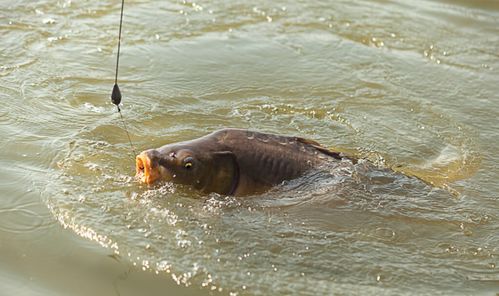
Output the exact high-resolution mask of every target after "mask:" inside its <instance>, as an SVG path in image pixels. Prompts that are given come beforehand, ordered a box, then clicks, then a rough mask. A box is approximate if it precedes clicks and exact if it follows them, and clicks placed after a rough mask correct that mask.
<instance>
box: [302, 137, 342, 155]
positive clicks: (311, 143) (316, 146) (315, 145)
mask: <svg viewBox="0 0 499 296" xmlns="http://www.w3.org/2000/svg"><path fill="white" fill-rule="evenodd" d="M296 141H297V142H299V143H302V144H303V145H307V146H310V147H313V148H314V149H316V150H318V151H320V152H322V153H324V154H326V155H329V156H331V157H333V158H336V159H342V157H341V155H340V153H338V152H334V151H331V150H329V149H327V148H326V147H324V146H322V145H321V144H319V143H318V142H316V141H314V140H309V139H305V138H300V137H296Z"/></svg>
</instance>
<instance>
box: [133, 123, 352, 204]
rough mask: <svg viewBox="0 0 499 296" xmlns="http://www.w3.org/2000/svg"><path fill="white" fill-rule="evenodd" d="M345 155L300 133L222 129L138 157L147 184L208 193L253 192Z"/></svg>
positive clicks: (137, 161) (139, 175)
mask: <svg viewBox="0 0 499 296" xmlns="http://www.w3.org/2000/svg"><path fill="white" fill-rule="evenodd" d="M341 158H342V156H341V155H340V154H339V153H336V152H333V151H330V150H328V149H327V148H325V147H323V146H321V145H320V144H319V143H317V142H315V141H312V140H307V139H304V138H300V137H289V136H281V135H275V134H268V133H260V132H256V131H250V130H244V129H222V130H219V131H216V132H213V133H211V134H209V135H206V136H204V137H201V138H198V139H194V140H190V141H185V142H179V143H173V144H168V145H165V146H163V147H160V148H157V149H149V150H146V151H144V152H142V153H140V154H139V155H138V156H137V158H136V171H137V176H138V177H139V178H140V180H141V181H142V182H144V183H147V184H153V183H155V182H157V181H160V180H165V181H171V182H174V183H180V184H187V185H192V186H194V187H195V188H196V189H199V190H201V191H203V192H207V193H208V192H216V193H219V194H225V195H248V194H254V193H259V192H263V191H265V190H268V189H269V188H271V187H272V186H275V185H277V184H280V183H282V182H283V181H285V180H292V179H295V178H298V177H300V176H302V175H303V174H305V173H306V172H307V171H309V170H310V169H312V168H314V167H318V166H320V165H321V164H324V163H326V162H328V161H337V160H340V159H341Z"/></svg>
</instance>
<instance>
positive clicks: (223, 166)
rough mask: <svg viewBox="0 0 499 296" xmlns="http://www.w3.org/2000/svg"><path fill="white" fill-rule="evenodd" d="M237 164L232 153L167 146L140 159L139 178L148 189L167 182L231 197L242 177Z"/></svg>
mask: <svg viewBox="0 0 499 296" xmlns="http://www.w3.org/2000/svg"><path fill="white" fill-rule="evenodd" d="M235 161H236V160H235V157H234V155H233V154H232V153H231V152H228V151H219V150H213V149H210V147H203V145H192V144H183V145H178V144H177V145H176V144H173V145H166V146H163V147H161V148H158V149H149V150H146V151H143V152H142V153H140V154H139V155H137V157H136V162H135V163H136V177H137V178H138V179H139V180H140V181H141V182H143V183H146V184H148V185H152V184H154V183H156V182H158V181H167V182H173V183H177V184H185V185H192V186H193V187H195V188H196V189H201V190H203V191H206V192H217V193H221V194H230V193H231V191H233V190H234V188H233V187H234V186H237V184H236V183H237V180H236V178H238V174H239V172H238V168H237V164H236V162H235Z"/></svg>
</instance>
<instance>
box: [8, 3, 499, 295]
mask: <svg viewBox="0 0 499 296" xmlns="http://www.w3.org/2000/svg"><path fill="white" fill-rule="evenodd" d="M3 2H5V3H3ZM3 2H2V3H0V34H1V35H2V45H3V47H2V51H1V52H0V100H1V101H2V108H0V136H1V137H2V138H3V139H7V140H6V141H2V142H0V151H2V152H1V153H2V154H1V157H0V165H1V166H2V167H4V168H5V170H3V171H2V172H0V176H1V177H2V178H0V179H1V181H0V184H1V185H2V188H5V189H2V197H3V198H2V201H1V202H0V220H1V222H2V223H0V237H1V240H2V241H9V242H12V243H9V245H8V246H10V244H12V246H14V247H15V246H21V245H26V242H31V241H33V240H36V241H37V242H39V241H40V240H41V241H43V238H44V237H51V236H49V234H50V233H51V232H59V231H61V228H60V227H55V226H54V223H53V217H55V219H56V220H57V221H58V222H59V224H61V225H62V226H63V227H65V228H69V229H71V230H72V231H74V232H75V233H77V234H78V235H79V236H81V237H84V238H85V239H88V240H90V241H95V242H98V243H99V244H100V245H102V246H103V247H104V248H102V250H106V251H108V252H112V253H113V255H112V256H111V258H114V259H116V260H114V259H113V262H122V263H123V264H128V263H130V264H132V265H135V266H137V267H136V268H137V269H138V270H143V271H144V272H143V273H141V274H144V275H146V276H145V278H147V277H149V276H148V275H149V274H152V275H155V274H157V275H158V276H160V277H162V279H164V281H165V282H168V281H170V278H171V279H173V281H174V282H176V283H177V284H179V285H180V286H181V287H185V286H189V287H191V288H192V287H195V288H196V289H192V290H189V289H188V288H182V290H180V291H184V292H185V293H186V294H200V295H201V294H202V295H204V294H205V293H206V291H207V290H210V291H221V292H222V293H232V294H234V295H241V294H252V295H261V294H263V295H268V294H269V293H278V294H295V293H297V292H298V293H300V294H310V295H317V294H331V293H334V292H337V293H344V291H352V292H351V293H354V294H374V293H376V294H378V293H383V294H408V293H416V291H417V293H418V294H432V295H433V294H438V293H440V294H445V293H451V294H474V293H479V294H481V293H497V292H498V291H499V290H498V283H499V272H498V269H497V267H496V266H497V264H499V262H498V261H497V256H498V255H499V254H498V252H499V249H498V247H497V246H499V238H498V237H497V235H496V233H497V232H498V231H499V229H498V224H497V221H496V220H497V217H498V216H497V212H498V210H499V205H498V204H497V192H498V190H499V188H498V186H497V182H496V181H495V180H496V179H497V172H498V170H497V165H496V163H497V162H498V159H497V153H496V151H497V149H496V147H497V145H498V144H499V142H498V140H497V139H498V138H499V137H497V128H496V124H494V123H495V121H496V119H497V112H495V111H494V110H497V108H498V106H497V102H496V101H497V100H494V99H493V98H495V97H496V96H497V93H499V88H498V84H497V83H496V82H497V78H498V77H499V76H498V69H499V64H498V59H497V57H498V55H497V48H498V44H499V37H498V36H499V29H498V28H499V23H498V22H499V21H498V20H499V7H497V5H495V4H493V3H491V2H490V3H489V2H486V1H453V2H452V3H450V2H448V1H418V2H417V3H416V2H414V1H406V0H397V1H391V2H386V1H362V0H358V1H335V2H334V3H331V1H308V2H303V3H301V2H300V3H295V2H292V1H278V2H268V1H256V2H255V1H253V2H251V3H249V2H248V3H246V2H244V1H222V0H214V1H209V2H203V3H194V2H190V1H169V2H158V3H155V2H147V1H146V2H144V1H138V2H137V1H135V2H130V3H128V2H127V4H126V9H125V18H124V28H123V29H124V31H123V32H124V36H123V44H122V53H123V56H122V59H121V65H120V66H121V68H120V87H121V90H122V92H123V103H124V105H123V107H122V110H123V112H124V113H123V114H124V116H125V120H126V122H127V126H128V128H129V130H130V133H131V137H132V140H133V141H134V143H135V144H136V146H137V148H138V150H142V149H146V148H151V147H158V146H161V145H163V144H166V143H171V142H176V141H182V140H188V139H192V138H195V137H199V136H201V135H204V134H206V133H208V132H211V131H213V130H216V129H219V128H221V127H240V128H250V129H254V130H259V131H266V132H273V133H278V134H287V135H296V136H301V137H305V138H310V139H313V140H316V141H318V142H320V143H322V144H324V145H325V146H328V147H331V148H332V149H335V150H338V151H341V152H343V153H345V154H348V155H352V156H355V157H359V158H362V159H365V161H361V162H360V163H358V164H352V163H350V162H348V161H346V162H342V163H340V164H338V165H335V166H331V167H324V168H321V169H320V170H318V171H316V172H313V173H311V174H309V175H307V176H304V177H303V178H301V179H299V180H295V181H291V182H287V183H286V184H283V185H282V186H280V187H278V188H275V189H273V190H271V191H270V192H268V193H265V194H262V195H259V196H253V197H250V198H232V197H224V196H218V195H208V196H203V195H201V194H200V193H198V192H195V191H193V190H192V189H191V188H188V187H182V186H174V185H172V184H162V185H160V186H156V187H146V186H143V185H140V184H138V183H137V181H136V180H134V179H133V173H134V172H133V168H134V155H133V153H131V152H130V147H129V143H128V140H127V137H126V134H125V131H124V129H123V127H122V125H121V123H120V120H119V115H118V114H116V113H115V107H114V106H113V105H112V104H111V103H110V100H109V98H108V96H109V94H110V91H111V88H112V84H113V78H114V75H113V71H114V66H115V65H114V62H115V53H116V34H117V29H118V27H117V26H118V21H119V18H118V17H119V9H120V6H119V4H120V3H119V1H115V2H109V1H107V2H102V1H101V2H74V1H66V0H65V1H59V2H57V3H53V2H49V1H36V2H33V1H20V2H18V3H10V2H9V3H7V2H6V1H3ZM39 192H42V202H40V200H39V199H38V197H39V196H38V194H39ZM33 196H35V197H33ZM46 206H48V208H49V209H50V213H47V212H46V211H45V210H44V208H45V207H46ZM52 216H53V217H52ZM13 238H14V239H13ZM16 240H17V241H16ZM48 240H49V239H47V238H45V241H43V242H44V243H43V244H42V245H46V249H51V248H53V249H56V250H57V249H58V248H57V246H65V245H66V244H68V243H67V241H54V242H51V241H48ZM83 241H85V240H83ZM76 243H77V244H82V242H81V241H79V240H76ZM14 247H12V248H11V247H8V248H7V247H5V246H3V245H2V244H0V249H1V250H2V252H3V253H5V254H6V255H5V256H6V258H7V259H9V261H8V262H16V261H15V260H16V258H17V256H21V257H22V256H23V254H24V257H22V258H25V257H26V256H28V257H29V253H28V252H25V251H23V252H24V253H23V254H21V255H19V254H17V253H15V252H13V251H12V250H11V249H15V248H14ZM60 248H62V247H60ZM6 250H7V251H6ZM41 250H45V249H43V248H42V249H41ZM99 250H100V249H99ZM26 253H27V254H26ZM36 254H40V257H43V254H44V253H43V251H39V252H37V253H36ZM51 254H52V253H51ZM99 256H102V254H98V252H96V254H93V253H91V254H88V253H85V252H83V251H79V252H78V253H76V254H74V257H81V258H87V259H88V258H94V257H95V258H99ZM31 260H32V261H31V262H32V265H31V266H30V265H29V261H28V260H25V261H22V262H27V263H22V264H27V266H30V267H29V268H26V269H29V270H33V273H37V272H36V271H37V270H38V273H37V274H38V275H39V276H40V274H43V273H41V272H39V270H41V267H40V268H39V267H38V266H45V265H46V264H54V265H48V266H49V267H50V266H52V267H53V268H54V269H57V270H62V272H61V274H68V276H67V277H68V279H69V278H70V275H75V274H77V275H78V277H79V275H80V273H74V270H79V269H81V270H83V269H84V268H82V266H84V264H85V263H83V261H78V262H79V263H77V264H70V265H71V266H70V267H69V266H68V267H60V266H57V265H55V263H48V262H45V261H43V260H41V259H38V258H37V259H34V258H33V259H31ZM96 260H97V259H96ZM19 264H21V263H19ZM15 266H17V264H9V265H8V266H6V267H2V269H1V270H0V273H2V274H4V273H12V274H13V275H12V276H9V277H8V278H9V279H10V278H15V276H14V274H15V273H17V272H18V271H17V269H15ZM65 268H66V270H64V269H65ZM43 269H44V270H46V269H49V270H50V268H45V267H43ZM14 270H16V271H14ZM122 273H123V274H126V275H121V277H120V281H121V282H123V283H128V282H130V281H131V279H129V278H128V274H129V271H127V270H125V271H122ZM102 274H103V275H104V274H106V273H105V272H103V273H102ZM47 276H48V275H47ZM47 276H46V277H42V276H40V277H41V278H44V279H47ZM68 279H65V278H64V277H63V276H62V278H61V279H60V282H61V283H62V282H66V280H67V282H68V283H69V282H72V281H70V280H68ZM47 281H48V280H47ZM142 282H147V281H146V280H142ZM2 283H4V282H2ZM43 284H46V283H43ZM6 285H9V286H10V287H14V284H8V283H6ZM61 285H62V284H61ZM110 285H111V286H112V287H113V289H115V287H114V285H115V283H114V282H113V283H110ZM89 286H91V285H89ZM95 289H97V288H95ZM169 289H173V287H172V286H171V285H170V286H169ZM40 290H43V291H44V292H43V293H48V294H50V292H46V291H45V289H40ZM54 290H57V289H54ZM115 290H116V291H118V290H119V289H117V288H116V289H115ZM95 291H97V290H95ZM113 291H114V290H113ZM132 291H134V290H132V288H127V290H126V292H129V293H132V294H133V292H132ZM82 293H83V292H82ZM89 293H92V291H89ZM95 293H96V292H94V293H93V294H95ZM106 294H109V293H106Z"/></svg>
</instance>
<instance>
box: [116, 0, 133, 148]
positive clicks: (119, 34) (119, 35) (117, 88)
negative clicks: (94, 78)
mask: <svg viewBox="0 0 499 296" xmlns="http://www.w3.org/2000/svg"><path fill="white" fill-rule="evenodd" d="M124 7H125V0H122V1H121V15H120V31H119V33H118V53H117V55H116V74H115V76H114V86H113V92H112V93H111V101H112V102H113V104H115V105H116V107H117V108H118V113H119V114H120V118H121V122H122V123H123V127H124V128H125V132H126V135H127V137H128V142H129V143H130V147H131V148H132V152H133V153H134V155H137V152H135V147H134V146H133V144H132V139H131V138H130V134H129V133H128V129H127V126H126V123H125V120H124V119H123V114H121V109H120V103H121V91H120V87H119V86H118V68H119V64H120V49H121V28H122V26H123V8H124Z"/></svg>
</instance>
